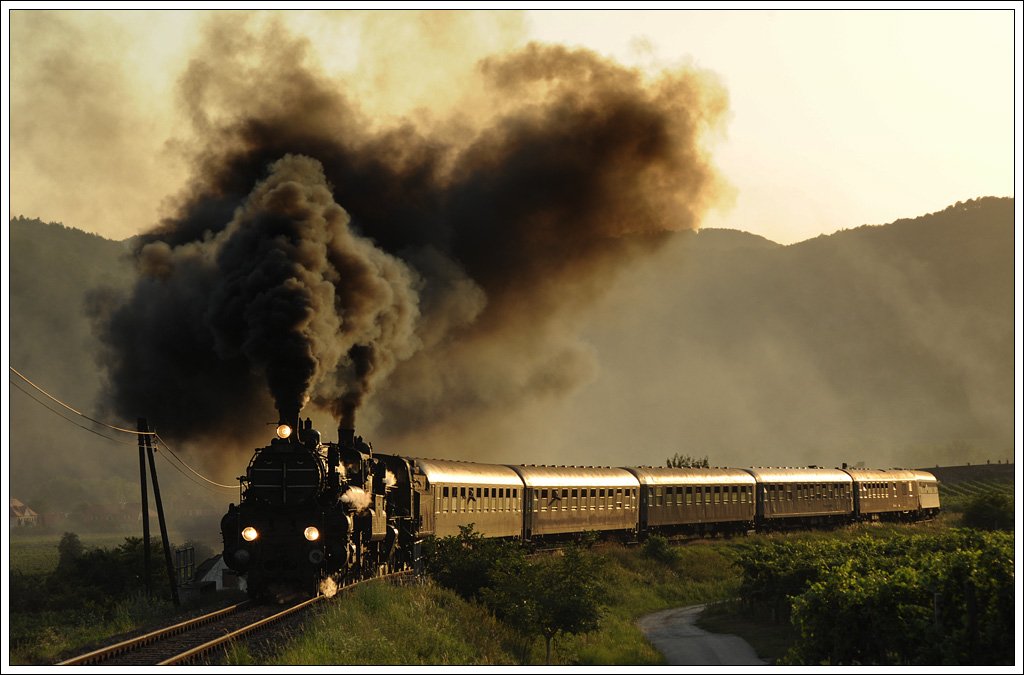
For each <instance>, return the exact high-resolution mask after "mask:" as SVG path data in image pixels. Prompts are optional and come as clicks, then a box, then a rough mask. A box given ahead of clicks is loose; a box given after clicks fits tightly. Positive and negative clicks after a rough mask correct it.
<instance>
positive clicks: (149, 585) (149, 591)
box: [139, 417, 153, 598]
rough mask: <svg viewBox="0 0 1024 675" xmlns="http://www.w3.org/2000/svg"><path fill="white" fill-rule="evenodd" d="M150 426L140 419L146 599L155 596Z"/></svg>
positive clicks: (140, 473) (140, 470)
mask: <svg viewBox="0 0 1024 675" xmlns="http://www.w3.org/2000/svg"><path fill="white" fill-rule="evenodd" d="M148 431H149V424H147V423H146V418H144V417H140V418H139V485H141V486H142V547H143V549H142V550H143V555H144V556H145V561H146V563H145V579H146V597H147V598H148V597H152V596H153V577H152V575H151V573H150V572H151V567H152V565H151V563H150V560H149V493H148V492H147V489H146V446H147V445H148V443H147V441H148V439H149V436H148V434H146V433H145V432H148Z"/></svg>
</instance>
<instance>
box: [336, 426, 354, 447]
mask: <svg viewBox="0 0 1024 675" xmlns="http://www.w3.org/2000/svg"><path fill="white" fill-rule="evenodd" d="M355 435H356V430H355V429H345V428H344V427H339V428H338V445H340V446H342V447H343V448H352V447H355V442H354V441H353V439H354V438H355Z"/></svg>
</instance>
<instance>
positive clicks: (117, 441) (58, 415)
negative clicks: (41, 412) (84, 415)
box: [8, 380, 136, 446]
mask: <svg viewBox="0 0 1024 675" xmlns="http://www.w3.org/2000/svg"><path fill="white" fill-rule="evenodd" d="M8 381H9V382H10V383H11V384H12V385H13V386H15V387H17V388H18V389H20V390H21V391H22V392H24V394H25V395H26V396H28V397H29V398H30V399H32V400H33V401H35V402H36V403H38V404H39V405H41V406H43V407H44V408H46V409H47V410H49V411H50V412H52V413H53V414H54V415H56V416H57V417H60V418H61V419H65V420H67V421H68V422H71V423H72V424H74V425H75V426H76V427H78V428H79V429H85V430H86V431H88V432H89V433H91V434H96V435H97V436H99V437H100V438H105V439H107V440H108V441H113V442H115V443H121V444H122V445H131V446H134V445H136V443H135V441H122V440H118V439H116V438H111V437H110V436H105V435H103V434H101V433H100V432H98V431H96V430H95V429H90V428H89V427H87V426H83V425H81V424H79V423H78V422H76V421H75V420H73V419H71V418H70V417H68V416H67V415H62V414H61V413H60V411H57V410H54V409H53V408H51V407H50V406H48V405H46V404H45V403H43V402H42V401H40V400H39V399H38V398H36V397H35V396H33V395H32V394H31V392H29V391H28V390H26V389H25V388H23V387H22V386H21V385H19V384H18V383H17V382H15V381H14V380H8Z"/></svg>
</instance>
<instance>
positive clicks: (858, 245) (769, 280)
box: [573, 198, 1015, 468]
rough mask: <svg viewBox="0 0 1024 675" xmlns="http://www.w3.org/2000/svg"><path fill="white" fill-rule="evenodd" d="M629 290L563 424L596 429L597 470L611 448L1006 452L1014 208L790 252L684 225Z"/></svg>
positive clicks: (960, 459)
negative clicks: (587, 383) (686, 229)
mask: <svg viewBox="0 0 1024 675" xmlns="http://www.w3.org/2000/svg"><path fill="white" fill-rule="evenodd" d="M627 283H628V288H627V289H626V290H623V291H622V292H621V293H620V294H619V297H618V304H616V305H614V306H612V307H610V308H609V310H608V311H609V313H611V314H614V316H615V317H616V321H615V322H614V323H613V322H610V321H603V322H601V323H600V324H599V325H598V326H597V327H596V328H595V330H594V331H593V333H592V334H591V335H592V339H593V340H594V342H595V344H596V347H597V350H598V352H599V353H602V354H604V353H609V354H611V353H615V354H616V358H615V359H611V360H609V361H602V364H601V367H602V371H601V373H600V376H599V377H598V380H597V381H596V382H595V383H594V384H593V385H592V386H591V387H590V388H589V390H588V391H587V392H585V393H584V399H585V400H583V401H582V402H581V403H580V405H579V406H577V407H576V413H575V414H576V417H574V420H573V423H574V425H577V426H578V425H584V424H586V423H588V421H591V422H593V426H592V428H591V429H590V430H589V431H588V432H587V433H586V434H585V435H583V436H582V439H581V441H580V442H582V443H584V444H587V445H588V446H590V447H593V448H595V453H597V454H598V455H599V456H600V457H601V459H602V460H605V461H607V459H610V458H612V457H613V456H614V452H613V450H612V449H613V448H622V447H629V448H644V447H652V448H661V449H663V454H664V453H667V454H666V456H671V455H672V453H673V452H684V453H689V454H691V455H694V456H704V455H708V456H709V457H710V458H711V461H712V463H717V464H720V465H728V466H750V465H752V464H753V465H800V464H806V463H812V464H825V465H839V463H841V462H843V461H846V462H848V463H851V464H853V463H856V462H858V461H865V462H866V464H867V465H869V466H878V467H880V468H884V467H886V466H912V465H922V466H928V465H934V464H936V463H952V464H960V463H965V462H967V461H972V462H975V461H981V462H984V461H985V459H987V458H990V459H992V460H993V461H995V459H996V458H998V457H1003V456H1004V455H1006V454H1007V453H1009V454H1010V455H1011V456H1012V446H1013V429H1014V421H1015V420H1014V363H1013V358H1014V307H1015V289H1014V212H1013V200H1012V199H1006V198H982V199H977V200H972V201H969V202H966V203H962V204H956V205H954V206H951V207H949V208H947V209H945V210H943V211H941V212H939V213H934V214H929V215H926V216H922V217H919V218H914V219H904V220H899V221H896V222H894V223H891V224H889V225H884V226H864V227H858V228H855V229H849V230H843V231H840V232H836V233H834V234H832V235H827V236H820V237H817V238H815V239H811V240H808V241H805V242H801V243H798V244H793V245H790V246H780V245H776V244H772V243H771V242H766V241H765V240H763V239H762V238H760V237H756V236H754V235H749V234H745V233H737V232H723V231H716V230H703V231H700V232H699V233H696V234H692V233H688V234H685V235H683V236H682V237H680V240H679V242H678V243H677V244H676V245H675V247H674V249H673V250H672V251H669V252H666V254H665V255H664V256H663V258H662V259H661V261H660V264H659V265H652V266H649V267H646V268H644V269H642V270H639V271H638V272H637V273H636V274H635V275H633V277H631V279H629V280H628V282H627ZM606 420H607V421H609V422H607V423H606V422H605V421H606ZM953 441H962V443H954V442H953ZM964 447H968V448H970V447H973V448H974V449H975V451H976V452H978V453H979V456H977V457H964V456H961V453H962V450H963V448H964ZM942 448H948V449H949V450H950V451H951V452H953V453H954V454H952V455H950V456H935V453H936V452H937V451H940V450H941V449H942ZM605 449H606V450H605ZM940 454H941V453H940Z"/></svg>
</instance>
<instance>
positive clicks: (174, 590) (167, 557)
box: [139, 417, 181, 607]
mask: <svg viewBox="0 0 1024 675" xmlns="http://www.w3.org/2000/svg"><path fill="white" fill-rule="evenodd" d="M139 431H140V432H147V433H145V434H142V433H140V434H139V437H140V438H142V439H144V442H145V444H146V454H147V455H148V456H149V473H150V475H151V476H152V477H153V498H154V499H156V513H157V517H158V518H159V519H160V538H161V539H162V540H163V544H164V561H165V562H166V563H167V579H168V581H169V582H170V586H171V599H172V600H173V601H174V606H175V607H179V606H180V605H181V600H180V599H179V598H178V582H177V579H176V578H175V575H174V561H172V560H171V542H170V541H169V540H168V539H167V521H166V520H165V519H164V503H163V501H162V500H161V499H160V483H159V482H158V481H157V479H156V461H154V459H153V445H152V440H151V439H152V435H151V434H149V433H148V432H149V424H148V423H147V422H146V419H145V418H144V417H140V418H139ZM143 485H145V476H143ZM143 490H145V487H143ZM143 508H148V504H147V505H145V506H144V507H143ZM146 523H147V525H146V560H147V569H146V573H147V575H148V573H149V568H148V565H149V563H148V561H149V533H148V530H149V525H148V523H149V519H148V518H147V519H146Z"/></svg>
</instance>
